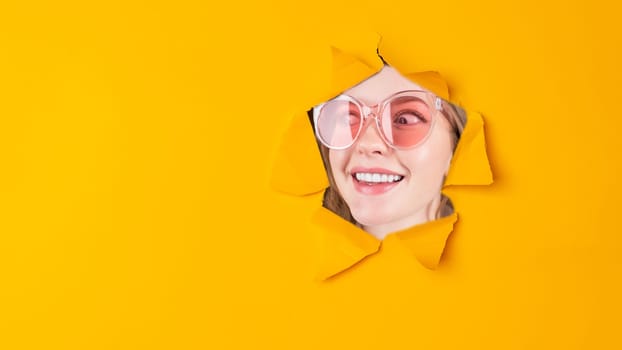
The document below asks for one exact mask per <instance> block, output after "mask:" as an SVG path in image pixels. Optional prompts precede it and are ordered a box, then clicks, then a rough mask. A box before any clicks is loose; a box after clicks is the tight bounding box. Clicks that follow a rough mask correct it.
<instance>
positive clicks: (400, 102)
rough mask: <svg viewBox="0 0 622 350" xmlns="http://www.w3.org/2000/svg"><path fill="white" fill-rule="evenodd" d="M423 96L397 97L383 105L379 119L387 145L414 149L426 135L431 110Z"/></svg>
mask: <svg viewBox="0 0 622 350" xmlns="http://www.w3.org/2000/svg"><path fill="white" fill-rule="evenodd" d="M427 99H428V98H427V96H426V95H425V94H423V93H422V94H421V95H418V94H408V95H402V96H397V97H395V98H393V99H392V100H391V101H389V102H388V104H387V105H385V108H384V111H383V113H382V117H381V119H380V120H381V123H380V124H381V127H382V132H383V134H384V135H385V137H386V138H387V141H389V143H391V144H393V145H395V146H397V147H402V148H408V147H414V146H416V145H418V144H419V143H421V142H422V141H423V140H424V139H425V137H426V136H427V135H428V132H429V131H430V128H431V126H432V115H433V110H432V109H431V108H430V103H429V102H428V101H427Z"/></svg>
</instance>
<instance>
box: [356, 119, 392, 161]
mask: <svg viewBox="0 0 622 350" xmlns="http://www.w3.org/2000/svg"><path fill="white" fill-rule="evenodd" d="M356 148H357V151H359V152H361V153H366V154H370V155H372V154H386V152H387V151H388V150H389V146H388V145H387V144H386V142H384V139H383V138H382V135H380V130H378V125H377V123H376V120H375V118H374V116H373V115H370V116H369V117H368V119H367V120H366V121H365V123H364V124H363V129H362V130H361V134H360V135H359V138H358V140H357V142H356Z"/></svg>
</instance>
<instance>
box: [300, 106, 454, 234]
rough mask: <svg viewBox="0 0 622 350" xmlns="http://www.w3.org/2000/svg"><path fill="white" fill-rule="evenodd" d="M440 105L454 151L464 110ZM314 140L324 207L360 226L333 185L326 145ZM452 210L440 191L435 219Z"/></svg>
mask: <svg viewBox="0 0 622 350" xmlns="http://www.w3.org/2000/svg"><path fill="white" fill-rule="evenodd" d="M441 106H442V108H441V112H442V114H443V116H445V118H446V119H447V121H448V122H449V125H450V126H451V130H452V131H453V132H452V142H453V150H454V151H455V149H456V146H457V144H458V140H459V139H460V135H462V131H463V130H464V126H465V125H466V112H465V111H464V110H463V109H462V108H460V107H458V106H456V105H454V104H452V103H450V102H448V101H445V100H442V103H441ZM307 114H308V116H309V120H310V121H311V124H312V126H313V127H314V128H315V125H313V108H311V109H310V110H309V111H308V112H307ZM316 141H317V144H318V147H319V149H320V153H321V154H322V161H323V162H324V168H325V169H326V174H327V176H328V182H329V186H328V188H326V191H324V199H323V205H324V207H325V208H326V209H329V210H331V211H332V212H334V213H335V214H337V215H339V216H341V217H342V218H344V219H345V220H347V221H349V222H351V223H353V224H355V225H357V226H360V225H359V223H358V222H356V220H355V219H354V217H353V216H352V213H351V212H350V208H349V207H348V204H347V203H346V201H345V200H344V199H343V197H342V196H341V194H339V191H338V190H337V186H336V185H335V180H334V178H333V172H332V169H331V167H330V162H329V160H328V147H326V146H324V145H323V144H322V143H321V142H319V140H317V139H316ZM453 212H454V207H453V204H452V203H451V200H450V199H449V197H447V196H445V195H444V194H442V193H441V202H440V205H439V208H438V210H437V212H436V215H435V219H439V218H442V217H445V216H448V215H451V214H452V213H453Z"/></svg>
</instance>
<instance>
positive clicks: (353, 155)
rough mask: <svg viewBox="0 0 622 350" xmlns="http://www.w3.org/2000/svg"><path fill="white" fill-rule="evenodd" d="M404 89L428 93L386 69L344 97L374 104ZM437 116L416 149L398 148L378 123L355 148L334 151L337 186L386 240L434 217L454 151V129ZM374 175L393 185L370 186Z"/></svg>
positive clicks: (368, 124)
mask: <svg viewBox="0 0 622 350" xmlns="http://www.w3.org/2000/svg"><path fill="white" fill-rule="evenodd" d="M404 90H422V89H421V87H419V86H418V85H416V84H415V83H413V82H411V81H410V80H408V79H406V78H404V77H403V76H401V75H400V74H399V73H398V72H397V71H396V70H395V69H393V68H391V67H388V66H385V67H384V68H383V69H382V70H381V71H380V72H379V73H378V74H376V75H374V76H372V77H371V78H369V79H367V80H365V81H364V82H362V83H360V84H358V85H356V86H355V87H353V88H351V89H349V90H347V91H345V92H344V94H347V95H349V96H352V97H354V98H356V99H358V100H359V101H361V102H362V103H364V104H366V105H368V106H374V105H376V104H378V103H380V102H382V101H383V100H384V99H385V98H387V97H388V96H390V95H393V94H395V93H397V92H400V91H404ZM437 113H439V115H437V116H436V122H435V123H434V124H433V126H432V129H431V130H430V134H429V136H428V137H427V139H425V141H424V142H423V143H422V144H420V145H418V146H416V147H415V148H411V149H405V150H398V149H395V148H392V147H391V146H389V145H388V144H387V143H386V142H385V141H384V140H383V138H382V137H381V135H380V133H379V131H378V129H377V127H376V124H375V123H374V122H373V121H371V122H370V121H369V120H368V121H367V122H366V123H365V125H364V127H363V130H361V133H360V135H359V137H358V139H357V140H356V141H355V142H354V144H353V145H352V146H351V147H349V148H347V149H344V150H334V149H330V150H329V152H328V158H329V163H330V166H331V168H332V173H333V178H334V180H335V185H336V186H337V189H338V190H339V193H340V194H341V195H342V197H343V199H344V200H345V202H346V203H347V204H348V206H349V207H350V211H351V213H352V216H353V217H354V218H355V219H356V221H357V222H359V223H360V224H361V225H363V228H364V229H365V230H366V231H368V232H370V233H372V234H374V235H376V236H378V235H380V236H384V235H386V234H388V233H391V232H395V231H399V230H402V229H406V228H408V227H411V226H414V225H417V224H420V223H424V222H427V221H429V220H432V219H433V218H434V215H435V214H436V210H437V209H438V207H439V203H440V190H441V187H442V184H443V179H444V176H445V175H446V173H447V171H448V169H449V164H450V161H451V157H452V153H453V140H452V136H451V135H452V130H451V126H450V125H449V122H448V121H447V119H446V118H445V117H444V116H443V115H442V114H440V112H437ZM368 174H371V177H372V178H373V176H374V174H378V175H376V181H377V180H378V178H379V179H380V181H383V180H386V181H387V182H373V181H372V182H366V181H365V180H369V179H370V178H369V176H370V175H368ZM382 175H386V176H384V177H383V176H382ZM390 175H393V176H390ZM395 175H397V176H400V177H401V180H399V181H393V182H389V181H390V180H395V179H396V176H395ZM357 176H358V178H359V179H361V180H359V179H357ZM398 179H399V177H398Z"/></svg>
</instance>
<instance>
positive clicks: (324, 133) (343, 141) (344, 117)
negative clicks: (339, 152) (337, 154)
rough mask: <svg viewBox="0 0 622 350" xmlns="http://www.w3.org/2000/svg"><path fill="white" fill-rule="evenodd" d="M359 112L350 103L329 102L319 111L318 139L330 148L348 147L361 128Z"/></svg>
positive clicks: (354, 105)
mask: <svg viewBox="0 0 622 350" xmlns="http://www.w3.org/2000/svg"><path fill="white" fill-rule="evenodd" d="M361 118H362V116H361V111H360V109H359V108H358V106H357V105H356V104H354V103H353V102H350V101H342V100H341V101H340V100H333V101H329V102H327V103H326V104H324V106H323V107H322V109H321V110H320V114H319V116H318V118H317V125H316V128H317V132H318V136H319V137H320V139H321V140H322V141H323V142H324V143H325V144H327V145H328V146H330V147H335V148H345V147H348V146H350V145H351V144H352V143H353V142H354V139H355V138H356V136H357V134H358V131H359V129H360V127H361Z"/></svg>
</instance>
